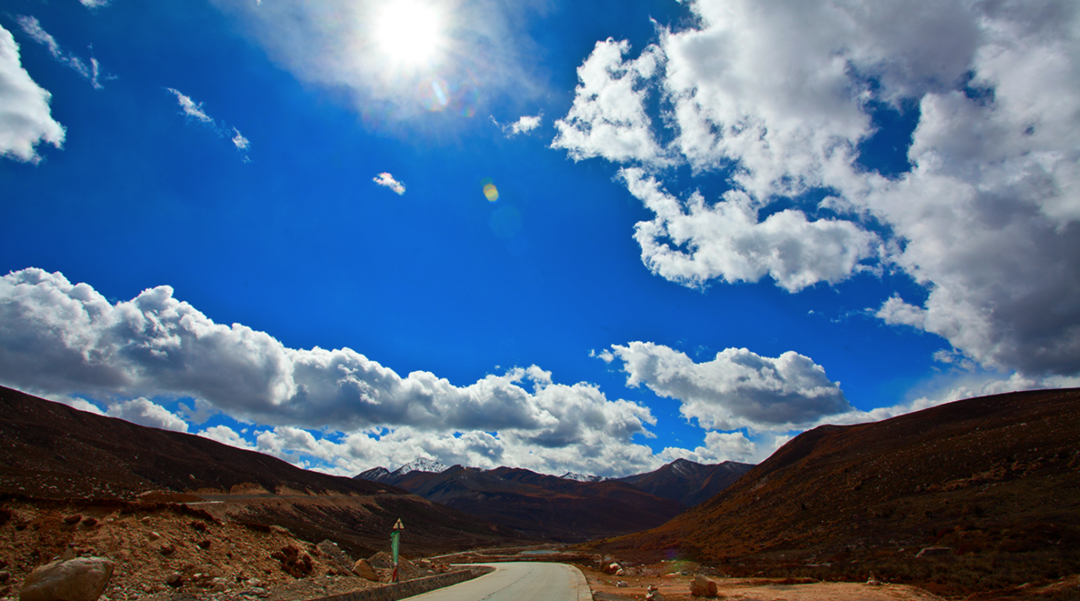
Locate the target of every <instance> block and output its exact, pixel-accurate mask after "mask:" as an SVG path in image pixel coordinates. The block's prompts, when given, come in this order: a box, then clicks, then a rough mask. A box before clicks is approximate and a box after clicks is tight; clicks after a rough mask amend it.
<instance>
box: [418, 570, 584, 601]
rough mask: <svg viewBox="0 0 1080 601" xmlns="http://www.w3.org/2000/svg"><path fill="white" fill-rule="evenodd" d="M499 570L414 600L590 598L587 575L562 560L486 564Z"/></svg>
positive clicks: (562, 600)
mask: <svg viewBox="0 0 1080 601" xmlns="http://www.w3.org/2000/svg"><path fill="white" fill-rule="evenodd" d="M484 565H490V566H491V567H493V568H495V571H494V572H492V573H490V574H486V575H484V576H481V577H479V578H473V579H472V580H467V581H465V582H462V583H461V584H455V585H454V586H449V587H446V588H442V589H439V590H435V591H431V592H430V593H424V594H423V595H417V596H415V597H410V601H413V600H415V601H590V600H591V599H592V594H591V593H590V592H589V585H588V584H587V583H586V582H585V576H584V575H583V574H582V573H581V571H580V570H578V569H577V568H575V567H573V566H568V565H566V564H561V563H544V562H531V561H521V562H507V563H491V564H484Z"/></svg>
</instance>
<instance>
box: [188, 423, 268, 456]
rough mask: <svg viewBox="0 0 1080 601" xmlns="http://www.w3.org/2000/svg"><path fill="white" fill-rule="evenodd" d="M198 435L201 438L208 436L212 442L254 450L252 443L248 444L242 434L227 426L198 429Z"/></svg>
mask: <svg viewBox="0 0 1080 601" xmlns="http://www.w3.org/2000/svg"><path fill="white" fill-rule="evenodd" d="M198 435H199V436H202V437H203V438H209V439H210V440H213V441H214V442H220V443H221V444H226V445H229V446H230V447H236V448H238V449H244V450H247V451H254V450H256V449H255V446H254V445H252V444H248V442H247V441H246V440H244V438H243V437H242V436H240V435H239V434H237V433H236V431H235V430H233V429H232V428H230V427H228V426H211V427H209V428H206V429H204V430H201V431H199V433H198Z"/></svg>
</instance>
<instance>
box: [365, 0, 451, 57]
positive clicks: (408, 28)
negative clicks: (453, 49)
mask: <svg viewBox="0 0 1080 601" xmlns="http://www.w3.org/2000/svg"><path fill="white" fill-rule="evenodd" d="M442 29H443V18H442V15H441V14H440V11H439V10H438V9H437V8H436V7H435V6H433V5H432V4H430V3H427V2H422V1H418V0H396V1H394V2H389V3H387V4H386V6H385V7H383V8H382V9H381V10H380V12H379V14H378V16H377V17H376V21H375V39H376V42H377V44H378V45H379V47H380V48H381V49H382V51H383V53H384V54H386V56H387V57H388V58H389V59H390V60H391V61H393V62H394V63H398V64H401V65H407V66H414V67H415V66H420V65H424V64H428V63H431V62H432V61H433V60H434V58H435V55H436V51H437V50H438V49H439V46H440V45H441V43H442Z"/></svg>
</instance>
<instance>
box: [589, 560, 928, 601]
mask: <svg viewBox="0 0 1080 601" xmlns="http://www.w3.org/2000/svg"><path fill="white" fill-rule="evenodd" d="M578 567H580V568H581V571H582V572H583V573H584V574H585V579H586V580H588V582H589V587H590V588H591V589H592V591H593V596H594V598H595V599H596V600H597V601H629V600H631V599H633V600H643V599H645V595H646V594H647V592H648V588H649V586H655V587H657V589H658V591H659V593H660V598H661V599H662V600H664V601H689V600H690V599H695V600H697V599H699V598H698V597H691V596H690V583H691V581H693V580H694V576H693V575H691V574H689V573H687V574H683V573H673V574H672V573H669V574H661V573H660V572H661V571H662V570H663V569H664V566H663V564H659V565H657V566H647V567H646V568H645V572H646V574H644V575H633V576H631V575H623V576H613V575H610V574H605V573H603V572H599V571H597V570H595V569H592V568H588V567H583V566H578ZM710 580H712V581H713V582H716V584H717V589H718V592H719V594H718V597H719V598H721V599H723V598H728V599H745V600H746V601H885V600H888V601H941V597H938V596H936V595H933V594H931V593H928V592H927V591H924V590H922V589H920V588H918V587H914V586H908V585H896V584H880V585H869V584H865V583H854V582H806V583H795V582H793V581H791V580H790V579H788V580H782V579H764V578H717V577H710Z"/></svg>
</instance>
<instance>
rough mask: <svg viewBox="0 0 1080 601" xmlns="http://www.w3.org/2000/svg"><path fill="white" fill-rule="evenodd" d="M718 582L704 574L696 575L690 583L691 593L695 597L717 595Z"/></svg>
mask: <svg viewBox="0 0 1080 601" xmlns="http://www.w3.org/2000/svg"><path fill="white" fill-rule="evenodd" d="M716 593H717V589H716V583H715V582H713V581H712V580H709V579H708V578H705V577H704V576H695V577H694V580H693V581H692V582H691V583H690V595H691V596H694V597H715V596H716Z"/></svg>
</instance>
